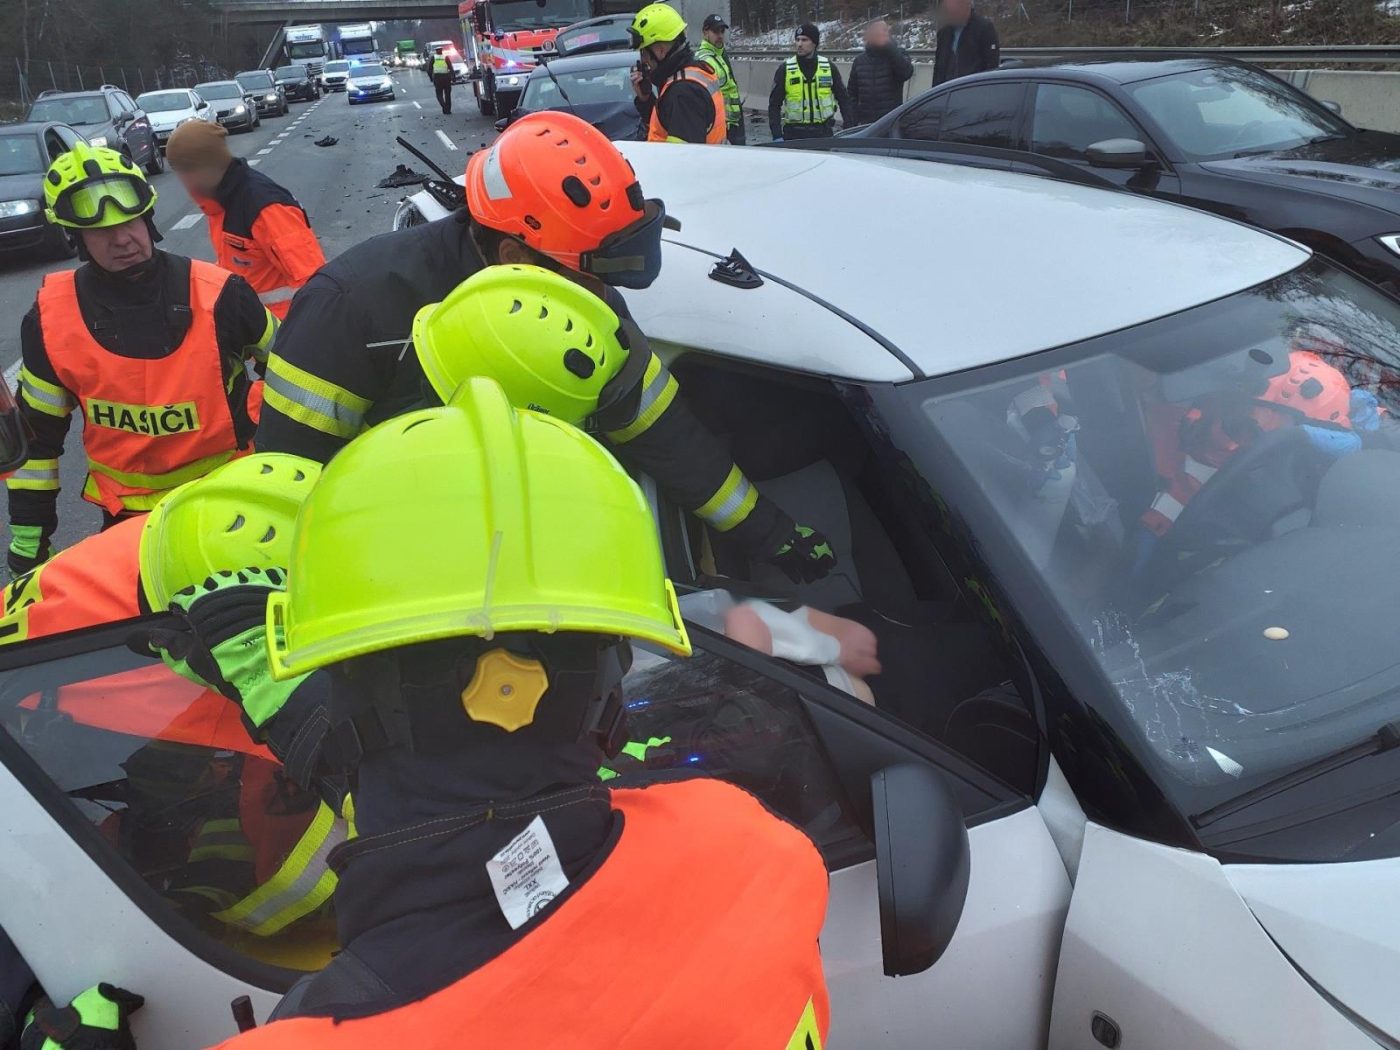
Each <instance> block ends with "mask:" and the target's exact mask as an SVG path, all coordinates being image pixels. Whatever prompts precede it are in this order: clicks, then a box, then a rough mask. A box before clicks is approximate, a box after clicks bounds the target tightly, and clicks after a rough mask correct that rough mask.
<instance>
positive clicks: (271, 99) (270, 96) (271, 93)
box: [267, 91, 277, 102]
mask: <svg viewBox="0 0 1400 1050" xmlns="http://www.w3.org/2000/svg"><path fill="white" fill-rule="evenodd" d="M267 101H268V102H276V101H277V92H275V91H269V92H268V93H267Z"/></svg>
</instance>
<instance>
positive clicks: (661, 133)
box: [647, 66, 729, 146]
mask: <svg viewBox="0 0 1400 1050" xmlns="http://www.w3.org/2000/svg"><path fill="white" fill-rule="evenodd" d="M684 80H688V81H690V82H691V83H694V84H699V85H700V86H701V87H702V88H704V89H705V90H706V91H708V92H709V93H710V101H711V102H713V103H714V107H715V115H714V119H713V120H712V121H711V123H710V127H709V130H708V131H706V133H705V145H707V146H717V145H719V144H720V143H722V142H728V141H729V135H728V130H729V123H728V120H727V118H726V116H725V109H724V93H723V91H722V90H721V88H720V81H719V78H718V77H716V76H715V75H714V74H713V73H711V72H710V70H709V67H707V66H683V67H682V68H681V70H680V72H678V73H677V74H676V75H675V76H674V77H672V78H671V79H670V80H668V81H666V83H665V84H663V85H662V86H661V90H660V91H659V92H658V94H657V96H656V105H654V106H653V107H652V110H651V122H650V124H648V126H647V141H648V142H684V141H685V140H684V139H681V138H677V137H676V136H674V135H672V134H671V133H670V132H668V131H667V130H666V127H665V125H663V124H662V123H661V99H662V98H663V97H664V96H665V94H666V92H667V91H670V90H671V88H673V87H674V86H675V85H676V84H679V83H680V82H681V81H684Z"/></svg>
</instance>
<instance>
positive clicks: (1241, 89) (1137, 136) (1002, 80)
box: [834, 55, 1400, 291]
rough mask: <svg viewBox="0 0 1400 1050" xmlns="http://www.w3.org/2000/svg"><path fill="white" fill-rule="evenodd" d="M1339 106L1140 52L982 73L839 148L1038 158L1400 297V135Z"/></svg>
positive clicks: (1259, 75) (1238, 68)
mask: <svg viewBox="0 0 1400 1050" xmlns="http://www.w3.org/2000/svg"><path fill="white" fill-rule="evenodd" d="M1335 110H1336V107H1335V106H1333V105H1330V104H1328V103H1325V102H1319V101H1317V100H1316V99H1313V98H1312V97H1311V96H1309V95H1306V94H1304V93H1303V92H1302V91H1300V90H1298V89H1297V88H1295V87H1293V86H1292V85H1291V84H1288V83H1287V82H1285V81H1283V80H1280V79H1279V78H1278V77H1275V76H1273V75H1272V74H1270V73H1267V72H1265V71H1264V70H1262V69H1258V68H1257V67H1254V66H1249V65H1245V64H1242V63H1236V62H1230V61H1225V60H1221V59H1215V58H1206V57H1199V58H1197V57H1182V56H1180V55H1173V56H1165V55H1164V56H1157V57H1153V56H1148V57H1140V56H1135V57H1133V58H1124V59H1111V58H1106V59H1103V60H1099V61H1094V62H1080V63H1073V64H1056V65H1047V66H1037V67H1023V68H1018V69H1002V70H997V71H995V72H990V73H979V74H977V75H976V76H972V77H967V78H964V79H962V80H956V81H953V82H951V83H948V84H945V85H942V86H940V87H937V88H935V89H933V90H932V91H929V92H926V93H924V94H922V95H920V96H919V97H918V98H915V99H912V100H910V101H909V102H907V103H905V104H904V105H903V106H902V107H900V108H899V109H897V110H895V111H894V112H892V113H890V114H889V115H888V116H886V117H883V118H882V119H880V120H879V121H877V122H876V123H874V124H871V125H868V126H867V127H864V128H860V129H858V130H856V131H854V132H852V133H851V134H850V135H848V136H840V137H838V138H837V139H836V140H834V142H836V143H838V144H839V143H848V144H850V145H852V146H854V145H855V144H856V143H858V142H864V141H867V140H875V141H880V142H882V143H888V144H889V145H890V146H891V148H893V149H894V150H895V151H896V152H901V150H900V149H899V145H898V143H899V142H900V141H908V140H920V141H921V144H924V145H921V148H920V149H919V150H918V152H922V153H924V155H929V154H928V146H927V145H926V144H929V143H934V144H937V145H939V146H941V145H944V144H946V145H947V146H948V147H949V148H951V149H953V150H962V151H964V153H965V159H966V160H967V161H968V162H971V163H975V164H978V165H980V166H984V167H985V166H991V167H1004V168H1016V169H1021V168H1024V167H1027V166H1029V167H1030V168H1032V169H1039V170H1042V171H1043V170H1044V169H1045V166H1046V165H1045V163H1043V162H1039V161H1035V162H1032V163H1030V164H1029V165H1027V164H1026V163H1025V162H1026V161H1029V160H1030V158H1027V157H1026V156H1025V155H1026V153H1033V154H1036V155H1038V156H1039V157H1043V158H1049V160H1050V163H1052V164H1053V165H1054V166H1055V167H1059V168H1061V169H1064V171H1065V173H1068V174H1073V171H1072V170H1071V169H1079V170H1081V171H1082V172H1083V173H1084V174H1085V175H1086V176H1095V175H1096V176H1098V177H1100V178H1102V179H1104V180H1107V181H1110V182H1113V183H1115V184H1117V185H1119V186H1123V187H1125V188H1127V189H1130V190H1134V191H1136V192H1139V193H1145V194H1149V195H1151V196H1155V197H1163V198H1166V199H1168V200H1176V201H1180V202H1183V203H1186V204H1191V205H1194V206H1196V207H1200V208H1206V209H1209V210H1211V211H1214V212H1218V213H1220V214H1221V215H1225V216H1228V217H1230V218H1233V219H1240V220H1243V221H1245V222H1249V223H1253V224H1254V225H1256V226H1260V227H1263V228H1264V229H1266V230H1274V231H1276V232H1278V233H1282V234H1284V235H1286V236H1288V237H1292V238H1293V239H1295V240H1298V241H1301V242H1302V243H1304V244H1306V245H1308V246H1309V247H1312V248H1314V249H1317V250H1318V251H1320V252H1322V253H1324V254H1326V255H1328V256H1331V257H1332V258H1333V259H1336V260H1337V261H1338V262H1341V263H1343V264H1344V265H1346V266H1349V267H1351V268H1352V269H1354V270H1356V271H1357V272H1359V273H1360V274H1362V275H1363V276H1365V277H1368V278H1370V279H1371V280H1373V281H1375V282H1376V283H1378V284H1381V285H1383V286H1385V287H1387V288H1389V289H1390V290H1392V291H1400V192H1397V191H1400V135H1391V134H1386V133H1384V132H1379V131H1365V130H1362V129H1360V128H1356V127H1353V126H1352V125H1351V124H1348V123H1347V122H1346V121H1345V120H1343V119H1342V118H1341V117H1340V116H1339V115H1338V114H1337V112H1336V111H1335ZM870 144H871V145H873V142H871V143H870ZM838 148H840V147H839V146H838ZM904 152H911V153H912V152H915V151H914V150H912V149H911V150H907V151H904ZM939 159H949V158H948V157H943V156H941V155H940V157H939Z"/></svg>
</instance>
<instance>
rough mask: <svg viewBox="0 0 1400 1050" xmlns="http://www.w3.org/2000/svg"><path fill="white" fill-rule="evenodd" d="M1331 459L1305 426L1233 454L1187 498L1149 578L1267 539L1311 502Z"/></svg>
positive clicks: (1166, 579) (1165, 579)
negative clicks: (1189, 500)
mask: <svg viewBox="0 0 1400 1050" xmlns="http://www.w3.org/2000/svg"><path fill="white" fill-rule="evenodd" d="M1332 462H1333V460H1332V457H1330V456H1328V455H1327V454H1326V453H1324V452H1321V451H1319V450H1318V449H1316V448H1314V447H1313V444H1312V442H1311V441H1309V440H1308V435H1307V431H1305V430H1304V429H1303V428H1302V427H1301V426H1289V427H1283V428H1282V429H1279V430H1271V431H1266V432H1265V433H1263V434H1261V435H1260V436H1259V438H1258V439H1257V440H1256V441H1255V442H1254V443H1253V444H1251V445H1250V446H1249V447H1248V448H1244V449H1241V450H1240V451H1239V452H1237V453H1235V454H1234V455H1233V456H1231V457H1230V458H1229V459H1228V460H1226V461H1225V465H1224V466H1223V467H1221V468H1220V469H1219V470H1218V471H1216V473H1215V475H1214V476H1213V477H1212V478H1211V479H1210V480H1209V481H1207V482H1206V483H1205V484H1204V485H1202V486H1201V489H1200V491H1199V492H1197V493H1196V495H1195V496H1194V497H1193V498H1192V499H1191V502H1189V503H1187V504H1186V508H1185V509H1184V510H1183V511H1182V512H1181V514H1180V516H1179V517H1178V518H1177V519H1176V522H1175V523H1174V524H1173V525H1172V527H1171V528H1170V529H1168V530H1167V533H1166V535H1165V536H1163V537H1161V538H1160V539H1159V540H1158V541H1157V546H1156V548H1155V549H1154V551H1153V553H1152V556H1151V558H1150V559H1149V561H1148V563H1147V566H1146V568H1145V570H1144V572H1143V578H1144V579H1147V580H1149V581H1152V582H1154V583H1158V584H1162V583H1170V582H1171V581H1172V580H1175V579H1177V578H1179V577H1181V576H1185V575H1188V574H1189V573H1191V572H1194V571H1196V570H1197V569H1199V568H1202V567H1204V566H1205V565H1208V564H1210V563H1211V562H1212V561H1215V560H1216V559H1218V558H1220V557H1221V556H1222V555H1228V554H1230V553H1233V552H1235V551H1238V550H1240V549H1241V548H1244V547H1247V546H1250V545H1252V544H1254V543H1257V542H1259V541H1260V540H1263V539H1266V538H1267V537H1268V536H1269V535H1270V534H1271V531H1272V529H1273V527H1274V526H1275V525H1276V524H1278V523H1279V522H1280V521H1282V520H1283V519H1284V518H1286V517H1288V516H1289V515H1290V514H1294V513H1296V512H1297V511H1299V510H1310V509H1311V508H1312V506H1313V502H1314V500H1315V498H1316V496H1317V487H1318V485H1319V484H1320V483H1321V481H1322V475H1323V473H1324V472H1325V471H1326V469H1327V467H1328V466H1330V465H1331V463H1332Z"/></svg>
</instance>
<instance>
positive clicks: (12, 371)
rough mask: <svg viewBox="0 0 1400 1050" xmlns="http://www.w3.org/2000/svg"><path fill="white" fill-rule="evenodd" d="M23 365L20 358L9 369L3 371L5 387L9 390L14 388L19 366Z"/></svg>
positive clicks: (22, 360)
mask: <svg viewBox="0 0 1400 1050" xmlns="http://www.w3.org/2000/svg"><path fill="white" fill-rule="evenodd" d="M22 364H24V358H22V357H21V358H20V359H19V360H18V361H16V362H15V363H14V364H12V365H11V366H10V367H9V368H7V369H5V385H6V386H7V387H9V388H10V389H11V390H13V389H14V388H15V378H16V377H17V376H18V375H19V366H20V365H22Z"/></svg>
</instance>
